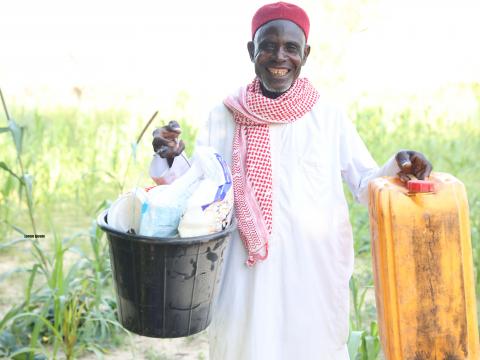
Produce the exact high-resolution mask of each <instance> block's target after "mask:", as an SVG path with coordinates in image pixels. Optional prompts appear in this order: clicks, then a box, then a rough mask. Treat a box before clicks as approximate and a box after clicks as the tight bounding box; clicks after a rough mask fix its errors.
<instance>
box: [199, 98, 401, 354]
mask: <svg viewBox="0 0 480 360" xmlns="http://www.w3.org/2000/svg"><path fill="white" fill-rule="evenodd" d="M234 127H235V125H234V121H233V117H232V115H231V113H230V112H229V110H228V109H227V108H226V107H225V106H224V105H220V106H218V107H216V108H215V109H214V110H213V111H212V112H211V114H210V118H209V121H208V125H207V128H206V132H205V133H204V135H203V136H202V137H201V139H200V141H199V142H200V143H201V144H202V145H210V146H213V147H214V148H215V149H217V150H218V151H219V153H220V154H221V155H222V156H223V157H224V158H225V159H226V161H227V162H228V163H230V161H231V154H232V139H233V133H234ZM270 139H271V157H272V171H273V189H272V190H273V230H272V235H271V237H270V240H269V256H268V258H267V259H266V260H265V261H261V262H258V263H257V264H256V265H255V266H254V267H252V268H248V267H247V266H246V265H245V261H246V259H247V253H246V250H245V248H244V246H243V244H242V242H241V240H240V238H239V234H238V232H235V233H234V234H233V236H232V238H231V241H230V244H229V247H228V250H227V254H226V258H225V263H224V268H223V282H222V287H221V291H220V294H219V298H218V301H217V303H216V306H215V311H214V315H213V320H212V324H211V325H210V327H209V337H210V359H212V360H292V359H297V360H310V359H321V360H330V359H332V360H337V359H338V360H345V359H348V358H349V357H348V351H347V346H346V342H347V338H348V324H349V286H348V284H349V279H350V276H351V274H352V271H353V256H354V253H353V240H352V231H351V226H350V222H349V217H348V207H347V203H346V200H345V197H344V193H343V186H342V178H343V180H345V181H346V183H347V184H348V186H349V187H350V189H351V191H352V193H353V194H354V196H355V198H356V199H357V201H360V202H361V203H364V204H366V203H367V201H368V198H367V185H368V180H369V179H371V178H373V177H376V176H382V175H395V174H396V173H397V172H398V171H399V168H398V166H397V165H396V162H395V161H394V160H393V158H392V159H391V160H389V161H388V162H387V163H386V164H385V166H383V167H382V168H380V169H379V168H378V167H377V165H376V163H375V161H374V160H373V159H372V157H371V156H370V154H369V152H368V150H367V148H366V147H365V145H364V143H363V141H362V140H361V139H360V137H359V136H358V134H357V132H356V130H355V128H354V126H353V124H351V122H350V121H349V119H348V118H347V116H346V115H345V114H344V113H343V112H341V111H338V109H337V108H335V107H332V106H328V105H326V104H324V103H323V101H322V99H321V98H320V100H319V101H318V102H317V104H316V105H315V106H314V108H313V109H312V111H311V112H310V113H308V114H306V115H305V116H304V117H302V118H301V119H299V120H297V121H295V122H293V123H291V124H283V125H270Z"/></svg>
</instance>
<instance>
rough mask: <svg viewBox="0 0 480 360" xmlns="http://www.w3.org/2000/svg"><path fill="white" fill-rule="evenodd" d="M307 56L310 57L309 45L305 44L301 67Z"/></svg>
mask: <svg viewBox="0 0 480 360" xmlns="http://www.w3.org/2000/svg"><path fill="white" fill-rule="evenodd" d="M308 55H310V45H308V44H306V45H305V49H303V60H302V66H303V65H305V63H306V62H307V58H308Z"/></svg>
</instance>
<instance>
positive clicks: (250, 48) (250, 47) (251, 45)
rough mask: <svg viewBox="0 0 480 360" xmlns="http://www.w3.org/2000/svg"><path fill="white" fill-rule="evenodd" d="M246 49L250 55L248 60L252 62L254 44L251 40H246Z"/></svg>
mask: <svg viewBox="0 0 480 360" xmlns="http://www.w3.org/2000/svg"><path fill="white" fill-rule="evenodd" d="M247 49H248V54H249V55H250V60H251V61H252V62H253V59H254V57H255V45H254V44H253V41H249V42H248V44H247Z"/></svg>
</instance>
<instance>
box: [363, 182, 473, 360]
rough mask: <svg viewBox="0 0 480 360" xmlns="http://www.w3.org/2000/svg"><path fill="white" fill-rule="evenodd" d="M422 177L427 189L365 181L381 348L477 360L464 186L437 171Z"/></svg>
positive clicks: (412, 359)
mask: <svg viewBox="0 0 480 360" xmlns="http://www.w3.org/2000/svg"><path fill="white" fill-rule="evenodd" d="M429 181H431V182H432V183H433V188H431V189H429V191H427V192H411V191H409V190H408V189H407V188H406V186H405V184H404V183H402V182H401V181H400V180H399V179H397V178H394V177H387V178H379V179H375V180H373V181H372V182H371V183H370V185H369V196H370V198H369V200H370V201H369V213H370V229H371V235H372V259H373V271H374V280H375V295H376V302H377V313H378V321H379V329H380V336H381V340H382V347H383V350H384V353H385V356H386V358H387V359H389V360H430V359H431V360H435V359H442V360H447V359H448V360H460V359H469V360H478V359H479V358H480V352H479V342H478V327H477V313H476V300H475V286H474V276H473V261H472V248H471V240H470V226H469V218H468V216H469V215H468V202H467V196H466V193H465V188H464V186H463V184H462V183H461V182H460V181H459V180H457V179H456V178H455V177H453V176H452V175H449V174H444V173H433V174H432V175H431V177H430V179H429ZM422 191H425V189H424V188H422Z"/></svg>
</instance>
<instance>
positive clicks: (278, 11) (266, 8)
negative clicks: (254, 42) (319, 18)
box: [252, 1, 310, 41]
mask: <svg viewBox="0 0 480 360" xmlns="http://www.w3.org/2000/svg"><path fill="white" fill-rule="evenodd" d="M280 19H281V20H290V21H291V22H294V23H295V24H297V25H298V26H299V27H300V29H302V30H303V33H304V34H305V41H306V40H307V39H308V31H309V30H310V21H309V20H308V15H307V13H306V12H305V11H304V10H303V9H302V8H301V7H298V6H297V5H293V4H289V3H286V2H282V1H280V2H277V3H273V4H267V5H263V6H262V7H261V8H260V9H258V10H257V12H256V13H255V15H253V19H252V39H253V38H254V37H255V33H256V32H257V30H258V28H259V27H260V26H262V25H264V24H266V23H267V22H269V21H272V20H280Z"/></svg>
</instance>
